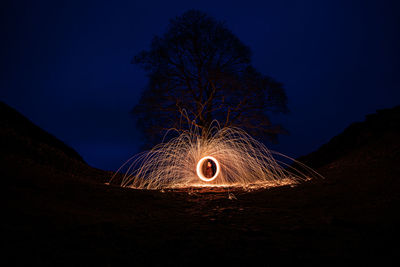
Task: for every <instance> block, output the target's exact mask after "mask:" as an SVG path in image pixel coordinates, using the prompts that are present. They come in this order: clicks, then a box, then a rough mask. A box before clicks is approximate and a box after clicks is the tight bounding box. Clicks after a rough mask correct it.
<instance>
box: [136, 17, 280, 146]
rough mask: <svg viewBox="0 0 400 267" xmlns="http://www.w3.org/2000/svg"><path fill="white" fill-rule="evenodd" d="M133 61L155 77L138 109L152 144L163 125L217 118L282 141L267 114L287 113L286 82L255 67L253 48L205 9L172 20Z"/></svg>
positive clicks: (181, 125) (140, 122) (204, 124)
mask: <svg viewBox="0 0 400 267" xmlns="http://www.w3.org/2000/svg"><path fill="white" fill-rule="evenodd" d="M133 62H134V63H136V64H139V65H141V66H142V67H143V68H144V69H145V71H146V72H147V73H148V77H149V83H148V86H147V87H146V89H145V90H144V92H143V94H142V96H141V99H140V101H139V103H138V104H137V105H136V106H135V107H134V109H133V114H134V115H135V116H136V117H137V122H138V126H139V127H140V128H141V129H142V130H143V132H144V133H145V134H146V137H147V138H148V140H147V141H149V143H150V144H154V143H157V142H159V141H160V137H161V136H162V135H163V134H164V133H165V131H163V130H166V129H170V128H176V129H180V130H185V129H188V127H190V125H188V124H195V125H196V126H198V127H200V129H207V128H208V126H209V125H210V123H211V122H212V121H213V120H217V121H219V123H220V124H221V126H236V127H241V128H243V129H245V130H247V131H248V132H249V133H250V134H252V135H255V136H259V137H261V139H266V138H268V139H270V140H271V139H272V140H276V138H277V134H278V133H281V132H282V131H283V129H282V128H281V127H280V126H277V125H273V124H272V123H271V122H270V120H269V116H268V115H267V113H268V112H287V98H286V94H285V91H284V89H283V87H282V84H280V83H278V82H276V81H274V80H273V79H271V78H269V77H267V76H264V75H262V74H261V73H259V72H258V71H257V70H256V69H255V68H253V67H252V66H251V52H250V49H249V47H247V46H246V45H244V44H243V43H242V42H241V41H240V40H239V39H238V38H237V37H236V36H235V35H234V34H233V33H232V32H231V31H230V30H229V29H227V28H226V26H225V24H224V23H222V22H219V21H216V20H215V19H214V18H212V17H210V16H208V15H207V14H205V13H202V12H200V11H196V10H189V11H187V12H185V13H184V14H183V15H182V16H179V17H176V18H174V19H172V20H171V21H170V24H169V27H168V29H167V32H166V33H165V34H164V35H163V36H162V37H158V36H156V37H154V39H153V41H152V44H151V47H150V49H149V50H146V51H142V52H141V53H139V54H138V55H137V56H136V57H135V58H134V61H133ZM182 119H183V120H182ZM182 122H184V123H182ZM203 132H205V131H203Z"/></svg>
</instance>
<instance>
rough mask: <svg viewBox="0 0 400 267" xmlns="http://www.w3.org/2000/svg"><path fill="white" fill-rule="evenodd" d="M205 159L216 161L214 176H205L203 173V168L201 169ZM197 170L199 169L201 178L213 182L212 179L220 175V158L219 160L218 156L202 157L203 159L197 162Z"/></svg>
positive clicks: (198, 174)
mask: <svg viewBox="0 0 400 267" xmlns="http://www.w3.org/2000/svg"><path fill="white" fill-rule="evenodd" d="M205 160H212V161H213V162H214V163H215V166H216V167H217V169H216V171H215V174H214V176H213V177H211V178H207V177H205V176H204V175H203V172H202V170H201V169H202V166H203V162H204V161H205ZM196 170H197V176H199V178H200V179H201V180H203V181H204V182H211V181H212V180H214V179H215V178H217V176H218V174H219V171H220V167H219V162H218V160H217V159H216V158H214V157H211V156H206V157H204V158H202V159H201V160H199V162H198V163H197V168H196Z"/></svg>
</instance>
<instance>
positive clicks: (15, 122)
mask: <svg viewBox="0 0 400 267" xmlns="http://www.w3.org/2000/svg"><path fill="white" fill-rule="evenodd" d="M0 147H1V150H0V173H4V174H7V175H12V176H14V175H15V176H16V177H20V178H21V177H26V174H29V173H31V172H32V171H34V170H35V171H37V172H41V173H42V174H43V176H46V175H47V174H52V173H56V172H57V173H63V174H65V175H67V176H69V177H75V178H76V177H78V176H79V177H82V174H85V173H86V174H88V175H87V176H86V178H87V179H89V180H94V181H101V180H104V178H105V177H104V178H103V176H107V174H106V173H105V172H103V171H100V170H96V169H94V168H91V167H90V166H88V165H87V164H86V163H85V162H84V161H83V159H82V157H81V156H80V155H79V154H78V153H77V152H76V151H75V150H74V149H72V148H71V147H69V146H67V145H66V144H64V143H63V142H62V141H60V140H59V139H57V138H56V137H54V136H53V135H51V134H49V133H48V132H46V131H44V130H42V129H41V128H39V127H38V126H36V125H35V124H33V123H32V122H31V121H30V120H28V119H27V118H26V117H24V116H23V115H22V114H20V113H19V112H18V111H16V110H15V109H13V108H11V107H10V106H8V105H6V104H5V103H3V102H0ZM89 174H90V175H89ZM7 182H9V181H7Z"/></svg>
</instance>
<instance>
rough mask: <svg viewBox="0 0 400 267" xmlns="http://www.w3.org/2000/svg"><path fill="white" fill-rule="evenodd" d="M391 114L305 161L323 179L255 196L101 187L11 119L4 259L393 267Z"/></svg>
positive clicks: (5, 130)
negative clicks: (321, 175)
mask: <svg viewBox="0 0 400 267" xmlns="http://www.w3.org/2000/svg"><path fill="white" fill-rule="evenodd" d="M396 112H397V113H396ZM11 114H13V113H11ZM379 114H380V115H379ZM383 114H386V115H383ZM395 114H397V116H398V108H395V109H393V110H392V111H384V113H382V111H380V112H378V115H373V116H372V117H371V116H370V117H369V118H370V119H367V121H369V123H368V124H367V125H364V124H363V123H360V124H356V126H352V127H350V130H346V131H345V133H343V134H342V135H339V136H338V137H336V138H333V139H332V141H331V142H333V144H329V145H328V144H327V145H326V146H324V149H323V150H322V151H323V154H324V155H325V158H324V160H321V161H318V155H319V154H318V153H322V152H318V151H317V152H315V153H313V154H311V155H310V156H309V159H310V162H311V159H313V160H314V161H315V162H314V164H320V165H321V166H322V165H323V166H322V167H321V168H318V171H319V172H321V173H322V174H323V175H324V176H325V179H317V180H311V181H309V182H306V183H303V184H301V185H298V186H295V187H290V186H283V187H276V188H270V189H259V190H255V191H246V190H243V189H225V188H200V189H199V188H192V189H185V190H161V191H159V190H158V191H156V190H153V191H151V190H134V189H128V188H120V187H117V186H112V185H106V184H104V181H105V178H107V177H110V174H109V173H107V172H104V171H101V170H96V169H93V168H91V167H89V166H87V165H86V164H85V163H84V162H82V160H81V159H80V157H76V156H74V152H71V151H69V149H68V148H67V149H66V151H67V152H66V151H65V149H64V148H65V147H64V146H63V145H60V144H59V145H53V144H54V143H53V141H49V142H47V141H48V140H51V139H52V138H54V137H48V136H47V135H46V134H45V135H44V136H47V137H46V138H43V137H40V136H42V134H41V133H40V132H41V131H40V130H39V132H37V135H39V137H35V136H37V135H35V134H34V135H33V136H31V135H30V132H33V133H35V131H37V130H31V131H23V130H22V131H20V130H18V129H26V128H27V127H32V126H28V125H29V123H30V122H29V123H28V125H26V124H25V126H24V123H27V122H26V121H25V122H23V123H21V124H22V126H15V123H16V122H15V121H14V120H13V119H10V117H7V118H6V119H5V121H9V122H8V123H4V122H2V129H1V142H2V146H6V149H5V150H1V152H0V157H1V158H0V159H1V166H0V174H1V177H2V179H3V180H5V181H6V186H5V187H6V192H7V194H6V202H5V203H6V205H5V207H6V209H5V212H4V213H3V215H5V216H4V218H3V221H2V226H3V227H2V229H3V232H4V233H5V234H4V235H2V238H3V244H6V248H5V249H3V254H4V255H5V258H3V262H5V263H6V265H7V266H8V265H11V266H19V265H27V266H31V265H32V266H36V265H38V266H127V265H134V266H193V265H194V266H196V265H203V266H204V265H210V263H212V264H211V265H215V264H220V265H221V266H227V265H232V266H260V265H261V266H289V265H291V266H293V265H296V266H300V265H301V266H302V265H305V264H307V266H340V265H344V266H360V265H367V266H369V265H372V264H373V265H377V266H398V260H397V259H398V257H397V254H398V247H397V246H396V244H397V242H398V237H399V234H400V233H399V228H398V225H399V224H400V216H399V210H400V194H399V192H400V179H399V177H400V164H399V162H400V153H399V151H400V141H399V140H400V139H399V135H398V130H397V129H396V127H395V126H396V125H397V124H398V120H397V118H398V117H396V115H395ZM12 116H13V115H12ZM17 118H18V116H17ZM390 118H391V119H390ZM3 120H4V119H3ZM22 121H24V120H22ZM19 127H21V128H19ZM33 128H34V129H36V128H35V127H33ZM350 140H353V141H350ZM354 140H359V142H358V143H355V141H354ZM55 142H56V143H57V141H55ZM342 142H344V143H342ZM335 147H337V148H338V151H339V152H340V153H339V152H337V150H336V149H335ZM339 148H340V149H339ZM68 151H69V152H68ZM70 153H72V154H70ZM321 157H322V156H321ZM393 244H394V245H393ZM396 262H397V264H396Z"/></svg>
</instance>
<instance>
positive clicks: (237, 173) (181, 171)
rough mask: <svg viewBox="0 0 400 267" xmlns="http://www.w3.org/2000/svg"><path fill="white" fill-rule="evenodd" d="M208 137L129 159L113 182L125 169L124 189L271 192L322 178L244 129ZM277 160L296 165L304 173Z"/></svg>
mask: <svg viewBox="0 0 400 267" xmlns="http://www.w3.org/2000/svg"><path fill="white" fill-rule="evenodd" d="M202 136H204V135H200V134H199V130H198V129H197V128H195V129H194V130H191V131H187V132H183V133H181V134H180V135H179V136H178V137H175V138H173V139H171V140H170V141H169V142H166V143H162V144H159V145H157V146H155V147H154V148H153V149H152V150H150V151H147V152H143V153H141V154H138V155H136V156H134V157H132V158H131V159H129V160H128V161H127V162H125V164H124V165H122V166H121V168H120V169H119V170H118V171H117V173H116V174H114V176H113V177H112V180H113V179H115V176H116V175H117V174H118V173H120V172H121V171H122V170H123V169H124V168H125V169H126V171H125V174H124V175H123V178H122V182H121V186H123V187H131V188H138V189H164V188H182V187H196V186H228V187H235V186H240V187H269V186H278V185H284V184H296V183H298V182H300V181H304V180H308V179H311V178H314V177H321V176H320V175H319V174H318V173H316V172H315V171H313V170H312V169H310V168H308V167H307V166H305V165H304V164H301V163H299V162H296V161H295V160H293V159H291V158H289V157H287V156H285V155H282V154H280V153H276V152H272V151H270V150H268V149H267V148H266V147H265V145H264V144H262V143H260V142H258V141H257V140H255V139H254V138H252V137H251V136H250V135H249V134H247V133H246V132H245V131H243V130H241V129H239V128H222V129H220V128H219V127H216V126H214V127H212V128H210V130H209V131H208V133H207V134H206V136H207V137H202ZM273 155H274V156H275V157H276V156H278V157H280V158H283V159H286V160H290V161H292V162H296V163H297V165H298V166H300V167H301V171H300V170H298V169H295V168H293V167H292V166H291V165H290V164H288V163H285V162H283V161H280V160H277V159H276V158H275V157H274V156H273ZM286 160H285V161H286Z"/></svg>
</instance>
